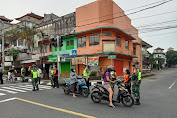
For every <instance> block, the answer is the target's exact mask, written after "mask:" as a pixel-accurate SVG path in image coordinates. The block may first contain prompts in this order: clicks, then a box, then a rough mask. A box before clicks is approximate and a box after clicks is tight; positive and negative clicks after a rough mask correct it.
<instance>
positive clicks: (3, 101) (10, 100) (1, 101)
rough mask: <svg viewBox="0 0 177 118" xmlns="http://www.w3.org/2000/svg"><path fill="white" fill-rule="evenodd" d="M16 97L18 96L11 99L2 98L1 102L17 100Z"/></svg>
mask: <svg viewBox="0 0 177 118" xmlns="http://www.w3.org/2000/svg"><path fill="white" fill-rule="evenodd" d="M15 99H16V98H9V99H5V100H1V101H0V103H3V102H8V101H11V100H15Z"/></svg>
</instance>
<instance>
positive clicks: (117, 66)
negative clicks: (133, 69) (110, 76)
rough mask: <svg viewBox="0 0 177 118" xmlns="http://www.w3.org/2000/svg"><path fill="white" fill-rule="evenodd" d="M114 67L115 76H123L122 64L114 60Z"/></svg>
mask: <svg viewBox="0 0 177 118" xmlns="http://www.w3.org/2000/svg"><path fill="white" fill-rule="evenodd" d="M114 67H115V69H116V74H117V76H123V62H122V61H118V60H115V61H114Z"/></svg>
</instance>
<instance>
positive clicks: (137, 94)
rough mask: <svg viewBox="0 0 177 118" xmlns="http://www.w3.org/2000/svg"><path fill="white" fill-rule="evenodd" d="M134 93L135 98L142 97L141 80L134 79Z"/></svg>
mask: <svg viewBox="0 0 177 118" xmlns="http://www.w3.org/2000/svg"><path fill="white" fill-rule="evenodd" d="M132 83H133V84H132V94H133V96H134V98H135V99H140V84H141V80H138V79H136V80H133V82H132Z"/></svg>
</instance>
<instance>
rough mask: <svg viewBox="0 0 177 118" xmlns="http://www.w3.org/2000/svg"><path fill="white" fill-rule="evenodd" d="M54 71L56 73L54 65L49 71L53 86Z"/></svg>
mask: <svg viewBox="0 0 177 118" xmlns="http://www.w3.org/2000/svg"><path fill="white" fill-rule="evenodd" d="M53 73H54V69H53V67H51V68H50V71H49V77H50V81H51V86H52V87H53V86H54V82H53V81H54V80H53Z"/></svg>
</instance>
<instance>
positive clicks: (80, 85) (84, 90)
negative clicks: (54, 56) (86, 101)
mask: <svg viewBox="0 0 177 118" xmlns="http://www.w3.org/2000/svg"><path fill="white" fill-rule="evenodd" d="M77 81H78V82H76V92H75V93H76V94H81V95H82V96H83V97H85V98H87V97H88V95H89V90H88V87H87V86H86V82H85V80H84V79H82V77H79V78H77ZM63 90H64V93H65V94H67V95H68V94H69V93H73V86H72V84H71V83H70V82H69V81H67V80H65V84H64V86H63Z"/></svg>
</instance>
